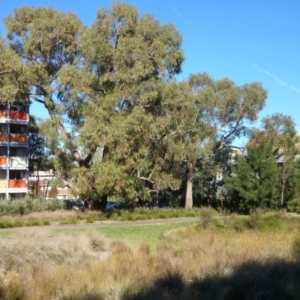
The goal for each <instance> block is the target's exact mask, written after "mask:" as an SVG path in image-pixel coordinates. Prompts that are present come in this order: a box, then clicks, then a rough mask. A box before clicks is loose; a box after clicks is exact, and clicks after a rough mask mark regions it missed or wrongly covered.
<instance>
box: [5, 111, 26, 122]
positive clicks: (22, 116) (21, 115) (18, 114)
mask: <svg viewBox="0 0 300 300" xmlns="http://www.w3.org/2000/svg"><path fill="white" fill-rule="evenodd" d="M9 118H10V119H11V120H21V121H27V119H28V114H27V113H26V112H23V111H11V112H10V113H9Z"/></svg>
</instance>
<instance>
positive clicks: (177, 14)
mask: <svg viewBox="0 0 300 300" xmlns="http://www.w3.org/2000/svg"><path fill="white" fill-rule="evenodd" d="M172 11H173V13H174V14H175V15H176V16H177V17H178V18H179V19H181V20H183V21H184V22H185V23H186V24H188V25H191V24H192V23H191V21H190V20H188V19H186V18H185V17H184V15H183V14H182V13H181V12H180V11H179V10H178V8H177V7H176V6H173V7H172Z"/></svg>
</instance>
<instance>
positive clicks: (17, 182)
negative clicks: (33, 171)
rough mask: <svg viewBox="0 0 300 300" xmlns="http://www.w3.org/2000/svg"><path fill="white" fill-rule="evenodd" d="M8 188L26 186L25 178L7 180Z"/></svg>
mask: <svg viewBox="0 0 300 300" xmlns="http://www.w3.org/2000/svg"><path fill="white" fill-rule="evenodd" d="M8 188H10V189H14V188H26V180H23V179H18V180H9V181H8Z"/></svg>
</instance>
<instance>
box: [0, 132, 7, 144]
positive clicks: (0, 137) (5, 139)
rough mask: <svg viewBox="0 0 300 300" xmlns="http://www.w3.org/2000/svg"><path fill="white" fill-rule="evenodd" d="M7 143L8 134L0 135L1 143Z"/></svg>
mask: <svg viewBox="0 0 300 300" xmlns="http://www.w3.org/2000/svg"><path fill="white" fill-rule="evenodd" d="M5 142H7V136H6V133H0V143H5Z"/></svg>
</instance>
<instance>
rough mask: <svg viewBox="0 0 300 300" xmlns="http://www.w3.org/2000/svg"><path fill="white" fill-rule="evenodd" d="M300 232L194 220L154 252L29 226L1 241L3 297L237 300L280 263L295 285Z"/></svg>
mask: <svg viewBox="0 0 300 300" xmlns="http://www.w3.org/2000/svg"><path fill="white" fill-rule="evenodd" d="M297 236H298V233H297V232H296V231H294V232H289V231H287V230H274V231H257V230H255V231H254V230H253V231H252V230H246V231H244V232H243V233H240V232H235V231H233V230H227V229H224V230H217V229H206V230H205V229H203V228H201V227H200V226H199V225H195V226H189V227H187V228H181V229H177V230H172V231H170V232H168V233H166V234H163V235H161V237H160V242H159V244H158V246H157V249H156V250H153V248H151V247H150V246H149V245H148V244H141V245H139V246H138V247H136V248H132V247H130V246H128V245H126V244H125V243H122V242H120V241H117V240H105V239H104V238H103V237H102V236H101V235H99V234H98V233H95V232H86V233H84V234H83V233H56V234H54V233H53V232H51V231H50V230H49V229H45V228H40V229H33V228H27V229H24V230H20V231H19V233H18V234H16V235H12V236H8V237H6V238H2V239H0V249H1V256H0V271H1V276H0V299H25V300H27V299H28V300H29V299H30V300H35V299H38V300H40V299H52V300H54V299H57V300H58V299H64V300H71V299H76V300H79V299H80V300H84V299H85V300H87V299H89V300H90V299H105V300H110V299H112V300H113V299H114V300H115V299H123V300H124V299H231V298H230V295H232V293H233V292H232V291H240V290H239V289H241V291H242V290H243V289H242V288H241V286H243V284H244V285H245V290H246V288H247V289H250V290H251V288H253V287H254V285H255V284H258V280H261V281H262V282H265V285H266V286H268V284H267V283H268V282H267V278H268V276H267V275H266V274H269V277H270V278H272V280H275V279H276V276H275V275H273V277H272V276H270V274H271V275H272V274H273V273H274V270H275V269H278V270H281V271H280V272H281V274H282V276H283V278H284V280H285V281H286V283H284V282H281V281H280V280H279V279H278V280H279V283H280V284H282V285H284V284H285V287H292V288H293V281H291V274H294V277H295V278H296V279H299V278H300V276H299V277H297V276H296V275H297V274H298V273H297V272H298V271H297V270H298V269H297V268H298V261H294V260H293V259H294V258H293V256H292V253H293V252H292V251H291V249H292V246H293V242H294V240H295V238H297ZM270 262H272V263H270ZM275 262H277V265H276V263H275ZM295 268H296V271H297V272H296V271H294V269H295ZM247 270H249V272H250V273H249V272H247ZM299 270H300V268H299ZM251 272H252V273H253V276H254V275H255V276H256V277H257V278H258V279H255V280H254V279H253V276H252V275H251ZM264 272H265V273H264ZM268 272H269V273H268ZM259 274H261V277H259ZM295 274H296V275H295ZM299 274H300V272H299ZM237 278H239V280H240V283H239V285H238V286H235V284H234V283H233V282H236V281H237V282H239V281H238V280H237ZM243 278H244V281H243ZM251 280H252V281H251ZM247 282H250V283H251V282H253V285H251V284H248V285H247V284H246V283H247ZM279 283H278V286H280V284H279ZM226 287H227V288H228V290H226ZM271 287H272V285H270V286H268V289H269V290H270V289H271ZM215 288H219V290H220V295H215V294H214V293H213V291H214V290H215ZM292 288H291V289H292ZM282 289H283V290H284V287H283V288H282ZM287 290H288V289H287ZM241 291H240V292H241ZM297 292H298V291H296V290H291V291H290V293H291V295H295V293H297ZM257 293H258V294H257V295H259V291H257ZM265 293H266V292H265ZM269 293H270V291H269ZM253 295H254V296H255V294H253ZM299 295H300V294H299ZM299 295H298V296H299ZM226 297H227V298H226ZM240 299H242V298H240ZM248 299H273V298H266V297H265V298H259V296H257V297H256V298H255V297H254V298H248ZM274 299H275V298H274ZM281 299H284V298H281ZM290 299H297V298H292V297H291V298H290Z"/></svg>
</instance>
